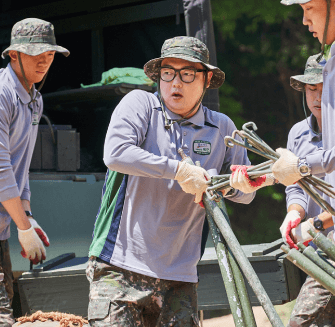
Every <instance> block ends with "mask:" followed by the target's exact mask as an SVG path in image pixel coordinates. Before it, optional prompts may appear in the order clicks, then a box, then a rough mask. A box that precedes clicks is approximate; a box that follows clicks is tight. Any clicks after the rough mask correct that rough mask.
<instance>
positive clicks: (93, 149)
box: [0, 0, 301, 316]
mask: <svg viewBox="0 0 335 327" xmlns="http://www.w3.org/2000/svg"><path fill="white" fill-rule="evenodd" d="M1 6H2V12H1V14H0V18H1V19H0V25H1V32H0V45H1V47H2V48H3V49H4V48H5V47H6V46H7V45H8V42H9V35H10V30H11V26H12V25H13V24H14V23H15V22H16V21H18V20H21V19H24V18H27V17H37V18H41V19H45V20H48V21H51V22H52V23H53V24H54V26H55V32H56V38H57V42H58V44H60V45H62V46H64V47H66V48H68V49H69V50H70V52H71V55H70V57H68V58H64V57H63V56H56V58H55V61H54V63H53V65H52V67H51V70H50V72H49V74H48V77H47V81H46V83H45V86H44V87H43V89H42V94H43V99H44V114H45V116H46V117H44V118H43V119H42V120H41V123H40V128H39V134H38V139H37V142H36V147H35V151H34V156H33V160H32V164H31V169H30V187H31V192H32V200H31V206H32V211H33V213H34V216H35V217H36V219H38V220H39V221H40V222H41V225H42V226H43V228H44V229H45V231H46V232H47V233H48V235H49V237H50V241H51V246H50V248H48V249H47V257H48V261H47V262H45V263H44V264H42V265H40V266H38V267H35V269H33V270H30V267H29V266H28V262H27V260H24V259H22V258H21V257H20V245H19V243H18V241H17V237H16V235H15V233H12V235H13V236H12V237H11V239H10V246H11V256H12V262H13V270H14V271H15V275H16V276H19V275H20V274H21V273H22V271H26V273H24V274H23V275H22V277H21V278H20V279H19V281H18V285H19V288H20V297H21V302H18V300H16V302H15V304H16V306H20V303H21V304H22V308H21V307H20V308H18V307H16V315H20V314H25V313H28V314H29V313H32V312H34V311H36V310H44V311H50V310H59V311H65V312H69V313H75V314H80V315H83V316H86V311H87V304H88V297H87V296H88V282H87V281H86V277H85V272H84V270H85V263H86V261H87V253H88V248H89V245H90V242H91V234H92V230H93V224H94V221H95V216H96V213H97V210H98V207H99V204H100V196H101V190H102V186H103V183H104V176H105V172H106V167H105V166H104V163H103V161H102V153H103V143H104V137H105V133H106V131H107V127H108V124H109V120H110V116H111V114H112V112H113V109H114V108H115V106H116V104H117V103H118V102H119V101H120V99H121V98H122V96H124V95H125V94H126V93H128V92H130V91H131V90H133V89H135V88H140V89H143V90H146V91H149V92H154V91H155V87H154V86H148V85H135V84H125V83H121V84H106V85H103V86H97V87H91V88H81V87H80V84H85V85H87V84H92V83H96V82H98V81H100V80H101V75H102V73H103V72H105V71H107V70H109V69H111V68H114V67H137V68H142V67H143V64H144V63H145V62H147V61H148V60H149V59H152V58H155V57H159V56H160V49H161V46H162V44H163V42H164V40H165V39H167V38H171V37H174V36H177V35H188V36H194V37H197V38H199V39H200V40H202V41H203V42H204V43H206V44H207V46H208V48H209V50H210V53H211V58H210V63H211V64H213V65H216V50H215V40H214V32H213V23H212V16H211V4H210V0H197V1H196V0H160V1H152V0H96V1H94V2H92V1H82V0H73V1H67V0H58V1H56V0H43V1H42V0H36V1H34V2H33V3H32V2H27V3H25V4H23V5H22V6H20V8H19V9H17V8H16V5H15V4H14V1H6V2H3V3H2V5H1ZM5 64H6V62H4V63H3V67H4V65H5ZM223 87H224V86H223ZM203 102H204V104H205V105H206V106H208V107H209V108H211V109H212V110H216V111H219V97H218V91H217V90H209V91H208V92H207V94H206V97H205V98H204V101H203ZM12 227H13V228H12V230H13V231H14V230H15V228H14V225H13V226H12ZM279 244H280V242H278V241H275V242H273V243H271V244H261V245H253V246H245V247H244V249H245V251H246V253H247V254H248V257H249V258H250V261H251V262H252V263H253V266H254V268H255V270H256V272H257V273H258V275H259V277H260V279H261V281H262V283H263V285H264V287H265V289H266V290H267V292H268V293H269V296H270V298H271V300H272V301H273V303H274V304H281V303H284V302H286V301H289V300H292V299H294V298H295V297H296V296H297V293H298V290H299V288H300V285H301V279H300V275H299V272H298V271H297V270H296V269H295V268H294V267H293V266H292V265H291V264H289V263H287V262H286V261H285V260H284V256H283V253H282V252H281V251H280V250H279ZM49 259H51V260H49ZM27 271H28V272H27ZM199 276H200V285H199V309H200V310H215V309H222V308H228V302H227V298H226V295H225V291H224V287H223V282H222V279H221V275H220V272H219V268H218V264H217V258H216V255H215V252H214V249H213V243H212V242H211V240H210V239H209V240H208V241H207V248H206V251H205V254H204V256H203V258H202V260H201V262H200V263H199ZM249 292H250V294H251V299H252V303H253V304H254V305H257V303H258V302H257V299H256V297H255V296H254V295H252V294H253V293H252V291H251V290H250V289H249Z"/></svg>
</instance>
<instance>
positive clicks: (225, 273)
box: [206, 210, 246, 327]
mask: <svg viewBox="0 0 335 327" xmlns="http://www.w3.org/2000/svg"><path fill="white" fill-rule="evenodd" d="M206 213H207V220H208V224H209V229H210V231H211V234H212V238H213V242H214V246H215V250H216V255H217V258H218V263H219V267H220V270H221V275H222V279H223V282H224V286H225V290H226V293H227V297H228V302H229V306H230V310H231V313H232V315H233V319H234V323H235V326H236V327H238V326H241V327H244V326H246V325H245V324H244V319H243V314H242V307H241V302H240V299H239V295H238V292H237V289H236V284H235V279H234V275H233V272H232V269H231V266H230V262H229V261H228V249H227V247H226V245H225V244H224V243H223V241H222V238H221V236H220V232H219V231H218V230H217V227H216V225H215V223H214V220H213V217H212V216H211V214H210V213H209V212H208V211H207V210H206Z"/></svg>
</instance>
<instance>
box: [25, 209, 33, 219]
mask: <svg viewBox="0 0 335 327" xmlns="http://www.w3.org/2000/svg"><path fill="white" fill-rule="evenodd" d="M25 213H26V215H27V217H32V218H33V214H32V212H31V211H29V210H26V211H25Z"/></svg>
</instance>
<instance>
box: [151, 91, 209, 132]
mask: <svg viewBox="0 0 335 327" xmlns="http://www.w3.org/2000/svg"><path fill="white" fill-rule="evenodd" d="M155 95H156V96H157V98H158V93H157V92H155ZM159 108H161V105H160V106H159ZM164 108H165V111H166V115H167V118H168V119H170V120H179V119H181V116H180V115H177V114H176V113H174V112H172V111H171V110H169V109H168V108H167V107H166V105H164ZM185 121H187V122H189V123H191V124H194V125H197V126H200V127H202V126H204V125H205V114H204V108H203V105H202V103H200V107H199V109H198V111H197V112H196V113H195V114H194V115H193V116H192V117H190V118H186V119H185V120H183V121H181V122H185Z"/></svg>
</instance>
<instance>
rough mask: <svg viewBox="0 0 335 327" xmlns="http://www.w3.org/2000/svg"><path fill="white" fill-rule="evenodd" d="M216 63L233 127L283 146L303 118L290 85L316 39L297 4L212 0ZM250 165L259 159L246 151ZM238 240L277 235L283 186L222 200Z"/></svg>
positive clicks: (252, 240)
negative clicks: (247, 199) (251, 129)
mask: <svg viewBox="0 0 335 327" xmlns="http://www.w3.org/2000/svg"><path fill="white" fill-rule="evenodd" d="M211 3H212V12H213V20H214V29H215V37H216V47H217V59H218V66H219V67H220V68H221V69H222V70H223V71H224V72H225V73H226V82H225V83H224V84H223V86H222V87H221V88H220V110H221V112H223V113H225V114H227V115H228V116H229V117H230V118H231V119H232V120H233V121H234V122H235V125H236V126H237V128H238V129H240V128H241V127H242V125H243V124H244V123H245V122H247V121H253V122H255V123H256V125H257V127H258V131H257V133H258V135H259V136H260V137H261V138H263V139H264V140H265V141H266V142H267V143H268V144H269V145H270V146H271V147H272V148H273V149H276V148H278V147H286V142H287V135H288V132H289V130H290V129H291V127H292V126H293V125H294V124H295V123H296V122H298V121H300V120H302V119H304V113H303V109H302V101H301V99H302V96H301V93H300V92H297V91H295V90H293V89H292V88H291V87H290V76H292V75H297V74H301V73H303V71H304V66H305V63H306V60H307V58H308V57H309V56H310V55H313V54H316V53H318V52H320V44H319V42H318V41H317V40H316V39H314V38H313V37H312V35H311V33H309V32H308V28H307V27H306V26H304V25H303V24H302V9H301V8H300V6H299V5H293V6H289V7H286V6H283V5H281V4H280V1H279V0H276V1H268V0H248V1H240V2H236V1H230V0H226V1H222V0H212V1H211ZM249 158H250V160H251V162H252V164H257V163H260V162H263V161H265V160H266V159H265V158H262V157H259V156H257V155H254V154H252V153H250V152H249ZM226 202H227V205H228V212H229V214H230V218H231V221H232V225H233V229H234V231H235V233H236V235H237V237H238V238H239V241H240V242H241V244H248V243H249V244H251V243H261V242H271V241H273V240H275V239H277V238H279V237H280V233H279V227H280V225H281V223H282V221H283V219H284V217H285V214H286V203H285V188H284V186H282V185H277V186H274V187H267V188H265V189H261V190H259V191H258V192H257V195H256V198H255V199H254V201H253V202H252V203H251V204H249V205H241V204H235V203H232V202H229V201H226Z"/></svg>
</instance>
